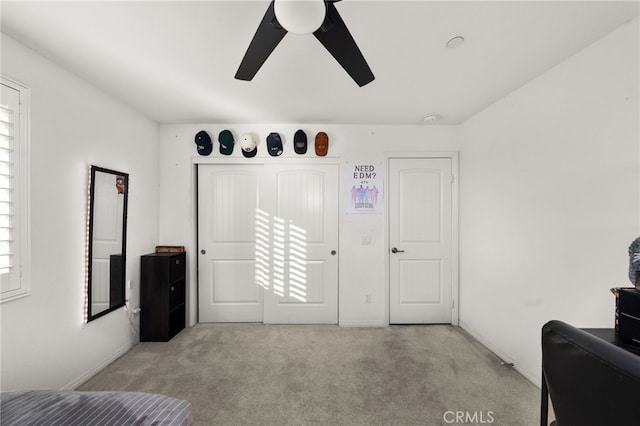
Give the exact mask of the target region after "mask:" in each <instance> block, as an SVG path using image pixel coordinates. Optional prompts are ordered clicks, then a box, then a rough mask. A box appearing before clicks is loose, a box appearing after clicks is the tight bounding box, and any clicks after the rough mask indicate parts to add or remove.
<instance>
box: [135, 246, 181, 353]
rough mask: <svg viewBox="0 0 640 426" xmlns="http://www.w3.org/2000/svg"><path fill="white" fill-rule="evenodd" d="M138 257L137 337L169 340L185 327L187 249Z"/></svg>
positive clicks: (158, 340) (144, 340)
mask: <svg viewBox="0 0 640 426" xmlns="http://www.w3.org/2000/svg"><path fill="white" fill-rule="evenodd" d="M140 259H141V265H140V308H141V309H142V310H141V312H140V341H141V342H168V341H169V340H171V338H172V337H173V336H175V335H176V334H178V333H179V332H180V330H182V329H183V328H184V323H185V314H186V312H185V271H186V253H151V254H146V255H144V256H141V258H140Z"/></svg>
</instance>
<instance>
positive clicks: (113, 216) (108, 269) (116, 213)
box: [86, 166, 129, 321]
mask: <svg viewBox="0 0 640 426" xmlns="http://www.w3.org/2000/svg"><path fill="white" fill-rule="evenodd" d="M128 192H129V175H128V174H127V173H122V172H117V171H115V170H109V169H104V168H102V167H97V166H91V178H90V184H89V214H88V232H87V234H88V239H87V276H86V281H87V283H86V288H87V292H86V293H87V294H86V300H87V302H86V319H87V321H91V320H94V319H96V318H99V317H101V316H103V315H105V314H108V313H109V312H112V311H114V310H116V309H118V308H120V307H122V306H124V304H125V265H126V256H125V252H126V247H127V244H126V242H127V196H128Z"/></svg>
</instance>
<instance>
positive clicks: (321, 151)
mask: <svg viewBox="0 0 640 426" xmlns="http://www.w3.org/2000/svg"><path fill="white" fill-rule="evenodd" d="M328 151H329V136H327V134H326V133H325V132H320V133H318V134H317V135H316V155H317V156H319V157H324V156H325V155H327V152H328Z"/></svg>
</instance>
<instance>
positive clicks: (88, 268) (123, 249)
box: [85, 165, 129, 322]
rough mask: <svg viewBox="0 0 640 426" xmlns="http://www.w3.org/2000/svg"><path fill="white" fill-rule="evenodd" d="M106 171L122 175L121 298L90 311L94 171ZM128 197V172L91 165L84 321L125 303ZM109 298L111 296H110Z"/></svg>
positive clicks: (119, 284) (111, 310) (94, 207)
mask: <svg viewBox="0 0 640 426" xmlns="http://www.w3.org/2000/svg"><path fill="white" fill-rule="evenodd" d="M97 172H101V173H107V174H111V175H115V176H116V177H117V176H122V177H124V193H123V195H124V199H123V203H122V207H123V208H122V210H123V211H122V247H121V252H120V253H121V256H122V274H121V277H119V281H120V282H119V283H118V287H117V288H118V289H119V290H120V292H121V294H122V298H121V300H119V301H117V303H112V302H111V300H110V301H109V307H108V308H107V309H104V310H102V311H100V312H97V313H92V312H91V296H92V273H93V265H92V264H93V225H94V223H95V222H94V216H95V209H96V205H95V181H96V173H97ZM128 198H129V174H128V173H124V172H119V171H116V170H111V169H106V168H104V167H99V166H94V165H92V166H91V177H90V180H89V211H88V223H87V255H86V256H87V258H86V265H87V266H86V276H85V281H86V283H85V289H86V291H85V322H89V321H93V320H95V319H96V318H100V317H102V316H104V315H106V314H108V313H110V312H113V311H115V310H117V309H119V308H121V307H123V306H125V305H126V293H125V291H126V290H125V282H126V269H127V268H126V265H127V256H126V251H127V204H128ZM110 299H111V298H110Z"/></svg>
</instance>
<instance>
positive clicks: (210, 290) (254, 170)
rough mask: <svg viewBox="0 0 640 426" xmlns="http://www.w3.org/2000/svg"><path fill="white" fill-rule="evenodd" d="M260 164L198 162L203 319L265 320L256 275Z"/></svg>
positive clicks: (200, 317) (200, 306)
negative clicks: (200, 163) (211, 163)
mask: <svg viewBox="0 0 640 426" xmlns="http://www.w3.org/2000/svg"><path fill="white" fill-rule="evenodd" d="M261 175H262V167H261V166H260V165H228V166H226V165H200V166H198V251H199V259H198V307H199V314H198V318H199V321H200V322H262V293H263V292H262V286H261V285H259V283H258V280H257V276H256V220H257V219H256V214H257V212H258V200H259V198H258V197H259V184H260V181H261V179H260V177H261Z"/></svg>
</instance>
